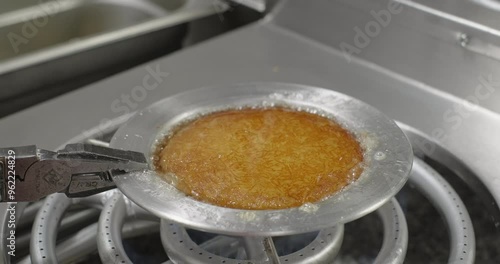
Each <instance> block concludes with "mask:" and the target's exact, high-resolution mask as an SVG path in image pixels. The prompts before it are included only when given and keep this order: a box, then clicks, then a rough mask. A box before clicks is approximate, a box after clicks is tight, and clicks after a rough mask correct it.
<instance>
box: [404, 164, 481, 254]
mask: <svg viewBox="0 0 500 264" xmlns="http://www.w3.org/2000/svg"><path fill="white" fill-rule="evenodd" d="M409 181H410V182H411V183H413V184H414V185H415V186H416V188H417V189H418V190H419V191H420V192H421V193H422V194H423V195H424V196H425V197H427V199H429V201H430V202H431V203H432V204H433V205H434V207H435V208H436V209H437V210H438V211H439V212H440V213H441V215H442V216H443V217H444V218H445V221H446V224H447V225H448V227H449V228H448V230H449V236H450V247H451V248H450V256H449V258H448V262H449V263H474V258H475V252H476V248H475V247H476V240H475V235H474V228H473V226H472V221H471V219H470V216H469V213H468V212H467V209H466V207H465V205H464V203H463V202H462V200H461V199H460V197H459V196H458V194H457V193H456V192H455V190H454V189H453V188H452V187H451V186H450V184H449V183H448V182H447V181H446V180H445V179H444V178H443V177H442V176H441V175H439V174H438V173H437V172H436V171H435V170H434V169H432V168H431V167H430V166H429V165H427V164H426V163H424V162H423V161H421V160H420V159H418V158H415V159H414V161H413V169H412V172H411V176H410V180H409Z"/></svg>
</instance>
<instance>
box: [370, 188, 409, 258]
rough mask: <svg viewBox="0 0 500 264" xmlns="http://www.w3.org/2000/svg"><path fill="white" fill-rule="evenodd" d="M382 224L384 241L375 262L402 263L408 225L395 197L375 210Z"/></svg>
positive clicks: (405, 248) (404, 254) (406, 242)
mask: <svg viewBox="0 0 500 264" xmlns="http://www.w3.org/2000/svg"><path fill="white" fill-rule="evenodd" d="M377 213H378V215H379V217H380V218H381V219H382V224H383V226H384V241H383V242H382V248H381V249H380V252H379V254H378V255H377V258H376V259H375V261H374V263H375V264H387V263H394V264H395V263H403V262H404V259H405V256H406V250H407V248H408V226H407V225H406V218H405V215H404V213H403V210H402V209H401V206H400V205H399V203H398V201H397V200H396V198H391V200H389V201H388V202H387V203H386V204H384V205H383V206H382V207H380V208H379V209H378V210H377Z"/></svg>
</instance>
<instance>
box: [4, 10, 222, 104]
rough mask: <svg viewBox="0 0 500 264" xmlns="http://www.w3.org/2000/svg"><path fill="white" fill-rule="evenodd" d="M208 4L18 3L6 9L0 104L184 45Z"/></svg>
mask: <svg viewBox="0 0 500 264" xmlns="http://www.w3.org/2000/svg"><path fill="white" fill-rule="evenodd" d="M224 8H225V5H224V4H223V3H222V2H217V1H212V0H211V1H205V0H168V1H167V0H120V1H119V0H86V1H84V0H45V1H38V0H19V1H7V2H6V3H2V9H1V10H0V35H1V36H6V37H3V38H0V83H1V84H2V87H6V88H8V89H1V90H0V103H1V102H2V101H6V100H10V99H11V98H14V97H16V96H19V95H22V94H25V93H28V92H32V91H35V90H38V89H41V88H44V87H48V86H51V85H56V84H58V83H61V82H64V81H67V80H71V79H74V78H78V77H79V76H86V75H89V74H95V73H99V72H100V71H103V70H105V69H108V68H109V67H113V66H116V65H118V66H119V65H123V64H124V63H129V62H130V61H133V60H135V59H137V58H144V57H148V58H151V57H152V56H153V54H164V53H167V52H169V51H173V50H175V49H176V48H178V47H180V45H181V41H182V36H183V34H184V32H185V29H186V28H185V23H186V22H189V21H193V20H196V19H199V18H202V17H206V16H209V15H212V14H215V13H216V12H222V11H224Z"/></svg>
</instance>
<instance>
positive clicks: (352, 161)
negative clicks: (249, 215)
mask: <svg viewBox="0 0 500 264" xmlns="http://www.w3.org/2000/svg"><path fill="white" fill-rule="evenodd" d="M362 161H363V150H362V148H361V146H360V144H359V143H358V142H357V140H356V139H355V137H354V136H353V135H352V134H351V133H350V132H349V131H347V130H346V129H344V128H343V127H341V126H340V125H339V124H338V123H336V122H334V121H332V120H331V119H328V118H325V117H322V116H319V115H316V114H311V113H307V112H303V111H296V110H292V109H287V108H278V107H275V108H261V109H251V108H248V109H242V110H225V111H220V112H216V113H211V114H207V115H205V116H202V117H200V118H198V119H195V120H194V121H191V122H188V123H187V124H183V125H181V126H179V127H178V128H177V129H176V130H175V131H174V132H173V134H172V135H171V136H169V137H167V138H165V140H164V142H162V143H161V144H160V145H159V146H158V149H157V151H156V153H155V166H156V169H157V171H159V172H160V173H161V174H162V175H165V177H166V178H170V180H172V179H174V180H173V181H174V184H175V185H176V187H177V188H178V189H179V190H181V191H183V192H184V193H186V194H188V195H191V196H193V197H194V198H195V199H198V200H200V201H204V202H207V203H211V204H214V205H218V206H223V207H230V208H239V209H258V210H260V209H282V208H290V207H297V206H300V205H303V204H304V203H309V202H316V201H319V200H321V199H323V198H325V197H327V196H329V195H331V194H333V193H335V192H337V191H339V190H340V189H342V188H343V187H344V186H346V185H347V184H349V183H350V182H352V181H354V180H356V179H357V178H358V177H359V175H360V174H361V172H362V167H361V163H362ZM172 175H175V177H173V176H172Z"/></svg>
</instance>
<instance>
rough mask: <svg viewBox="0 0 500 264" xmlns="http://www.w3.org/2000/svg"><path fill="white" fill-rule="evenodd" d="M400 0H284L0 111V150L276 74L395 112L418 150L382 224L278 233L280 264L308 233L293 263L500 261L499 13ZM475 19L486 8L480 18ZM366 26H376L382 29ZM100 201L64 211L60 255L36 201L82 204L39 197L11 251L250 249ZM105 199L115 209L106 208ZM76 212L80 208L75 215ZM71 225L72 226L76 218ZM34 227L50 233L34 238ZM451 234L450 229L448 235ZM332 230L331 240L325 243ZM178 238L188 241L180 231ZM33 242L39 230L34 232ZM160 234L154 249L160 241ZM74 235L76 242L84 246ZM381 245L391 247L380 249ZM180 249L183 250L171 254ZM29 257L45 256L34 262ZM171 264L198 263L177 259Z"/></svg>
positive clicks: (82, 134) (120, 202) (197, 253)
mask: <svg viewBox="0 0 500 264" xmlns="http://www.w3.org/2000/svg"><path fill="white" fill-rule="evenodd" d="M399 3H401V5H400V6H396V7H394V6H392V7H389V4H388V2H386V1H366V0H355V1H343V0H339V1H335V2H332V1H322V0H318V1H315V3H314V4H311V3H310V2H309V1H283V2H280V3H278V5H277V6H276V7H275V9H274V10H273V12H272V13H271V14H270V15H269V16H268V17H266V18H265V19H264V20H262V21H259V22H258V23H254V24H251V25H249V26H246V27H244V28H242V29H240V30H237V31H235V32H232V33H229V34H226V35H223V36H220V37H217V38H215V39H213V40H210V41H207V42H205V43H202V44H200V45H197V46H194V47H191V48H188V49H185V50H183V51H181V52H177V53H175V54H173V55H171V56H168V57H164V58H160V59H158V60H156V61H152V62H150V63H148V64H147V65H143V66H140V67H137V68H135V69H133V70H130V71H127V72H125V73H123V74H119V75H116V76H114V77H111V78H109V79H106V80H104V81H101V82H98V83H95V84H92V85H90V86H87V87H85V88H83V89H80V90H78V91H75V92H72V93H69V94H67V95H64V96H61V97H59V98H56V99H54V100H51V101H48V102H46V103H43V104H41V105H38V106H35V107H33V108H30V109H27V110H25V111H23V112H20V113H18V114H15V115H12V116H9V117H7V118H4V119H1V120H0V128H1V131H2V138H1V142H0V145H2V146H13V145H28V144H33V143H37V144H38V145H39V146H40V147H42V148H48V149H55V148H57V147H58V146H60V145H61V143H63V142H66V141H69V140H75V141H82V140H85V139H86V138H88V137H94V136H95V134H97V135H98V136H97V138H98V139H100V136H102V135H106V133H105V132H108V129H110V127H113V122H114V123H120V122H121V121H122V120H123V119H124V118H126V114H128V113H130V112H133V111H135V110H138V109H140V108H143V107H145V106H147V105H149V104H151V103H153V102H155V101H157V100H158V99H159V98H163V97H166V96H169V95H172V94H175V93H177V92H180V91H184V90H187V89H193V88H197V87H201V86H207V85H217V84H229V83H235V82H248V81H279V82H292V83H302V84H307V85H312V86H319V87H325V88H330V89H333V90H337V91H339V92H342V93H345V94H348V95H350V96H353V97H356V98H358V99H360V100H363V101H365V102H367V103H369V104H371V105H373V106H375V107H376V108H378V109H380V110H381V111H383V112H384V113H386V114H387V115H389V116H390V117H392V118H394V119H395V120H398V121H399V122H400V126H401V127H403V128H405V132H406V133H407V135H408V136H409V138H410V139H411V141H412V143H413V146H414V150H415V153H416V155H417V156H418V157H419V158H421V159H423V161H421V160H417V161H416V163H415V166H414V170H413V173H412V177H411V181H410V183H409V184H408V186H407V187H405V188H404V189H403V191H402V192H400V193H399V194H398V195H397V201H398V203H399V205H400V206H397V205H395V206H393V207H391V206H390V205H388V206H387V207H388V208H389V209H390V210H389V209H387V211H395V212H396V213H394V214H393V215H391V214H390V213H384V212H383V210H384V209H383V208H382V209H380V210H379V211H378V214H379V215H380V219H381V220H378V219H379V218H377V217H373V216H367V217H364V218H362V219H360V220H358V221H355V222H352V223H348V224H346V225H345V227H344V231H343V236H342V235H341V234H340V233H341V232H342V231H341V229H342V228H341V227H337V228H335V230H331V232H330V231H328V232H326V231H325V232H324V231H320V232H319V233H314V234H309V235H307V234H305V235H302V237H295V238H293V237H289V238H285V239H281V240H280V239H279V238H273V240H274V244H275V246H277V248H276V250H277V251H278V252H281V255H280V256H281V257H280V261H281V262H282V263H287V262H288V263H292V261H295V260H296V258H295V257H294V258H292V257H290V258H288V261H286V259H287V258H286V255H288V254H286V253H289V254H294V253H291V251H293V250H292V249H290V248H293V246H290V244H295V243H291V242H290V241H315V242H318V243H320V244H326V245H325V246H320V247H316V246H315V247H310V246H306V247H305V248H301V249H300V250H299V251H296V252H301V253H299V254H298V257H297V259H300V257H301V256H300V254H302V257H305V256H309V253H311V252H312V253H315V252H318V251H321V249H324V248H326V247H327V246H328V247H331V249H329V250H328V251H327V252H330V253H335V251H336V250H338V251H339V253H338V256H337V257H336V261H339V262H342V263H372V262H373V261H374V260H378V261H380V260H383V261H387V260H388V259H390V260H393V261H395V263H398V262H399V263H400V262H401V261H402V260H403V258H401V257H406V258H405V263H421V262H430V263H431V262H435V263H441V262H444V261H447V260H448V261H451V262H453V261H456V262H457V263H458V262H465V263H471V262H472V261H473V260H474V255H475V259H476V262H477V263H498V262H499V261H500V252H499V250H498V248H496V247H495V245H498V242H499V240H500V232H499V224H498V223H499V221H500V220H499V217H498V215H499V209H498V202H500V174H498V171H500V158H499V157H500V137H499V136H498V133H499V131H500V93H499V92H498V88H499V87H500V77H499V76H500V67H499V66H500V61H499V58H500V56H499V55H500V53H498V50H499V49H498V47H500V31H499V28H496V26H497V25H500V24H499V23H493V22H494V21H498V16H497V17H495V16H491V14H492V12H493V11H492V9H491V8H490V7H487V6H486V5H485V1H477V2H474V3H461V2H460V1H453V5H452V4H450V5H451V6H452V7H453V8H450V7H447V6H446V5H444V6H433V5H434V4H432V3H427V2H425V1H401V2H399ZM470 5H474V9H471V10H474V11H470V13H468V11H467V10H466V9H465V7H466V6H470ZM398 10H400V11H399V12H397V11H398ZM485 10H488V11H485ZM482 12H484V13H482ZM478 13H479V14H485V15H484V16H483V17H481V18H480V19H479V18H478V16H477V14H478ZM493 13H494V12H493ZM384 14H385V17H384ZM387 14H389V15H390V19H389V18H388V17H389V15H387ZM494 14H497V13H494ZM381 17H382V18H381ZM380 19H382V20H380ZM384 19H385V20H384ZM388 20H390V21H388ZM380 21H382V22H380ZM384 21H386V22H387V21H388V22H387V23H385V22H384ZM375 23H379V24H377V25H378V26H375ZM359 32H361V33H359ZM375 33H377V34H375ZM362 35H365V36H366V38H365V37H363V36H362ZM363 39H364V41H365V42H362V41H363ZM366 39H368V40H366ZM342 43H346V44H348V45H350V46H351V47H354V49H351V50H350V51H351V52H352V54H351V55H352V56H351V55H349V53H345V52H343V50H344V51H349V49H346V48H345V47H348V45H346V44H342ZM357 44H363V45H357ZM346 54H347V55H346ZM145 79H148V83H149V84H151V85H152V86H148V88H151V89H145V88H144V87H145V81H144V80H145ZM153 82H154V85H153ZM148 83H146V84H148ZM137 87H139V88H137ZM153 87H154V88H153ZM141 88H142V89H141ZM139 90H140V91H139ZM142 91H144V92H142ZM124 114H125V117H122V116H124ZM115 118H118V119H119V120H116V119H115ZM109 120H115V121H113V122H109ZM120 120H121V121H120ZM99 124H100V125H99ZM96 125H98V126H97V127H96ZM91 128H94V129H91ZM75 136H77V137H76V138H75ZM94 141H95V140H94ZM97 143H99V142H97ZM424 161H425V162H424ZM429 165H431V167H430V166H429ZM436 171H438V172H439V174H441V175H442V176H444V178H445V179H446V181H444V180H443V178H442V177H441V176H439V175H438V174H437V173H436ZM106 197H108V199H105V201H104V200H102V201H101V200H99V201H93V202H88V201H87V202H85V201H82V202H81V204H80V205H72V206H71V207H70V210H71V213H67V217H65V218H63V219H64V220H63V222H62V226H61V227H60V229H59V232H60V234H59V235H58V237H59V238H62V237H64V236H63V235H64V233H65V232H66V233H70V234H76V236H75V235H73V236H69V240H65V241H60V242H58V247H57V249H56V251H55V252H54V251H51V252H49V253H44V252H47V248H42V247H41V246H40V245H45V244H43V243H49V244H50V243H54V242H55V232H54V231H53V230H54V229H53V228H55V227H56V226H57V221H48V222H47V223H48V224H49V226H50V228H52V229H50V228H49V229H47V227H46V226H45V224H43V223H41V222H40V221H47V220H46V219H41V218H42V217H43V216H42V213H41V212H43V211H44V209H38V208H40V206H42V205H43V204H47V203H49V205H48V207H50V208H53V210H56V211H57V212H59V214H57V213H56V212H55V211H54V213H53V214H50V216H51V217H54V219H55V220H59V219H61V215H62V212H63V211H64V210H63V209H64V208H65V207H67V206H69V205H70V204H74V203H80V202H76V201H71V200H68V201H66V200H65V199H62V198H60V197H59V196H57V195H56V196H53V197H52V198H48V199H47V200H46V201H44V202H42V203H38V204H33V205H28V207H27V208H26V210H25V213H24V216H22V217H20V218H19V219H21V220H19V221H20V222H21V223H25V224H24V227H25V228H26V230H31V231H25V233H23V234H26V235H24V236H21V235H19V237H18V246H19V251H18V252H19V253H20V254H21V252H22V250H21V249H24V250H25V253H27V251H26V250H27V248H28V245H29V243H31V249H30V250H31V257H32V261H33V262H35V263H53V262H50V261H49V259H50V260H53V257H54V256H57V257H58V258H59V260H60V261H62V260H68V261H71V260H74V258H75V256H77V255H78V256H80V255H83V256H92V254H91V252H95V250H96V247H97V246H98V247H99V255H100V259H103V260H106V261H107V260H111V259H113V255H112V254H113V253H114V252H115V253H114V254H115V255H114V256H115V257H116V258H115V259H113V261H115V260H118V259H119V260H120V261H125V262H128V261H129V260H131V259H134V260H136V262H137V259H135V258H134V257H133V256H135V255H140V252H139V253H138V252H135V253H133V252H134V250H132V249H135V251H137V249H140V248H141V247H139V244H141V243H137V240H139V241H143V240H144V239H147V240H150V241H151V243H149V244H150V246H149V247H151V248H152V247H154V245H156V247H157V248H158V250H157V251H155V252H158V251H163V252H164V250H163V246H165V247H167V248H168V250H167V251H169V252H174V253H170V254H171V255H172V256H174V258H175V256H176V254H175V252H177V257H179V256H181V257H182V256H194V257H197V258H200V259H203V260H200V261H201V262H198V263H209V262H206V261H209V260H208V257H212V258H214V256H212V255H210V254H213V253H214V252H215V253H217V250H219V253H220V254H215V255H218V257H228V256H229V257H232V258H245V257H247V255H246V254H247V252H246V251H245V250H242V248H243V249H244V248H245V245H246V249H247V250H248V249H251V248H252V247H251V246H249V244H252V241H250V242H248V243H247V244H245V239H235V238H224V237H223V238H220V237H216V239H215V240H213V239H212V240H207V238H210V237H213V235H207V234H203V235H202V234H198V233H196V232H195V231H188V232H190V233H189V234H190V236H189V238H188V237H187V236H186V233H184V231H183V228H182V227H180V226H175V227H169V225H168V223H165V222H162V223H160V224H158V220H154V221H151V219H149V218H147V217H145V218H144V219H143V218H142V216H141V214H140V212H138V209H137V210H135V209H134V208H135V207H133V206H129V205H130V203H128V202H126V199H125V198H122V197H121V196H120V194H114V196H113V195H111V194H109V195H107V196H106ZM52 199H55V200H52ZM59 199H62V200H65V201H59V202H56V203H54V204H52V202H51V201H56V200H59ZM114 199H116V201H115V200H114ZM90 200H92V199H90ZM429 201H430V202H429ZM85 204H87V205H85ZM88 204H90V205H88ZM105 204H106V206H110V205H111V207H112V209H102V208H103V206H104V205H105ZM2 206H6V205H2ZM75 206H76V208H79V209H74V208H75ZM111 207H110V208H111ZM399 207H401V208H402V209H401V210H400V209H399ZM19 208H20V207H19ZM72 208H73V209H72ZM81 208H90V209H81ZM95 208H98V209H95ZM392 208H394V210H393V209H392ZM100 209H102V210H101V211H100ZM75 210H76V211H75ZM19 211H21V210H18V212H19ZM45 211H46V210H45ZM99 211H100V212H101V213H100V215H101V218H102V219H103V220H102V221H99V222H98V223H96V224H91V225H88V223H89V222H92V223H94V222H95V221H96V217H97V214H99ZM134 211H135V214H134ZM36 212H38V216H37V217H36V220H35V222H34V223H33V222H31V221H32V220H31V219H35V213H36ZM108 212H109V215H111V216H110V217H115V218H113V219H121V220H113V221H118V222H116V223H117V224H119V222H120V221H123V216H124V215H127V214H129V213H131V215H134V216H135V217H132V219H133V220H134V221H132V222H130V221H127V223H126V224H125V226H124V230H123V234H122V236H123V237H132V236H138V235H141V236H140V238H139V239H136V240H134V239H132V240H130V239H125V240H124V241H125V242H124V243H123V246H119V247H117V246H116V245H119V244H120V243H119V241H121V238H120V237H119V236H117V235H116V230H114V231H112V232H106V231H105V230H106V226H105V225H104V223H105V220H106V218H105V215H107V213H108ZM83 215H86V217H83ZM402 215H404V216H406V217H405V218H406V222H407V225H405V226H407V227H408V228H407V230H408V232H407V233H406V235H405V231H404V230H405V228H403V226H404V225H403V224H402V223H403V222H402V221H400V220H397V219H400V218H401V217H402ZM117 216H118V217H117ZM119 216H122V217H121V218H120V217H119ZM441 216H442V217H441ZM469 216H470V220H471V221H470V220H469ZM405 218H402V219H405ZM24 219H26V220H24ZM71 219H79V220H78V221H77V222H78V223H72V222H71V221H72V220H71ZM85 219H88V222H85V221H87V220H85ZM84 220H85V221H84ZM103 221H104V222H103ZM155 221H156V222H155ZM462 221H463V222H462ZM80 222H84V223H80ZM39 223H41V224H39ZM44 223H45V222H44ZM395 223H398V224H397V225H396V224H395ZM40 225H42V227H40ZM20 226H23V225H21V224H20ZM75 226H86V227H85V229H82V230H81V231H80V232H81V233H80V232H77V233H74V231H75V230H74V229H75ZM118 226H119V225H118ZM397 226H399V227H397ZM39 227H40V228H41V229H40V230H45V231H41V232H38V230H39ZM71 227H73V228H71ZM377 227H378V228H377ZM113 228H115V229H116V228H117V227H116V226H115V227H113ZM176 228H177V229H176ZM72 229H73V230H72ZM76 229H78V228H76ZM85 230H87V231H85ZM96 230H97V231H96ZM158 230H161V235H160V234H158ZM175 230H180V231H175ZM396 230H398V231H396ZM446 230H450V232H449V235H448V233H447V232H446ZM4 231H5V230H4ZM26 232H27V233H26ZM29 232H31V233H32V238H31V240H30V239H29ZM47 232H48V233H47ZM96 232H98V241H100V242H98V244H97V245H96V244H95V242H93V241H95V237H94V236H95V235H96ZM168 232H170V235H168V234H167V233H168ZM173 232H176V234H173ZM61 233H62V234H61ZM107 233H109V234H110V235H107ZM20 234H21V233H20ZM48 234H50V235H48ZM145 234H152V235H145ZM325 234H326V237H325V236H324V235H325ZM328 234H331V236H334V237H332V238H331V239H329V240H328V239H327V238H328ZM4 235H5V234H4ZM176 235H179V236H183V238H182V239H178V237H176ZM37 236H42V237H40V238H41V239H39V240H36V238H37ZM108 236H109V237H108ZM341 237H343V239H341ZM367 237H372V238H373V239H371V238H370V239H369V238H367ZM381 237H384V239H383V240H382V239H381ZM391 237H394V239H391ZM405 237H406V238H408V244H407V246H406V244H404V243H403V245H402V246H401V245H399V246H398V243H396V242H395V241H397V240H399V241H401V240H404V239H405ZM105 238H108V239H107V240H106V239H105ZM159 238H161V240H162V242H163V246H159V245H158V244H159V243H160V242H159ZM365 238H366V239H365ZM395 238H398V239H395ZM474 238H475V239H474ZM23 239H24V240H23ZM46 239H48V240H46ZM307 239H309V240H307ZM101 240H103V241H101ZM191 240H192V241H193V243H196V245H199V247H198V246H192V247H191V246H189V247H188V248H186V247H184V245H185V244H184V243H185V241H186V243H187V242H188V241H191ZM38 241H40V242H38ZM74 241H79V242H81V246H80V247H79V246H78V245H80V244H79V243H75V242H74ZM106 241H107V242H106ZM134 241H135V242H134ZM180 241H183V242H180ZM279 241H288V242H290V243H283V242H279ZM321 241H323V242H324V243H321ZM339 241H343V242H342V243H341V244H340V242H339ZM253 242H255V241H253ZM257 242H258V241H257ZM315 242H312V243H315ZM23 243H24V244H23ZM40 243H42V244H40ZM189 243H191V242H189ZM280 243H281V244H280ZM303 243H304V242H303ZM336 243H339V244H336ZM388 243H389V245H390V248H391V250H389V251H387V253H384V250H382V251H380V249H384V248H386V245H388ZM181 244H184V245H181ZM257 244H259V243H257ZM299 244H300V243H299ZM22 245H24V247H22ZM167 245H168V246H167ZM214 245H215V246H214ZM231 245H232V246H231ZM279 245H283V246H282V247H278V246H279ZM284 245H289V246H288V248H287V246H284ZM113 247H114V248H113ZM191 248H192V250H191ZM220 248H224V249H227V250H222V251H221V250H220ZM312 248H314V249H312ZM338 248H340V249H338ZM360 248H363V250H360ZM395 248H399V249H400V250H394V249H395ZM3 249H4V248H2V250H3ZM42 249H43V250H42ZM230 249H231V250H230ZM365 249H366V250H365ZM474 249H476V250H475V252H476V254H475V253H474ZM302 250H304V251H302ZM42 251H44V252H42ZM139 251H140V250H139ZM188 251H189V252H191V253H189V254H187V253H186V254H183V253H179V252H188ZM249 251H250V252H251V250H249ZM306 251H307V253H305V252H306ZM313 251H314V252H313ZM405 251H406V254H404V253H403V252H405ZM302 252H304V253H302ZM379 252H382V253H384V254H379ZM44 254H46V255H44ZM51 254H52V255H51ZM116 254H118V256H116ZM162 254H163V255H162ZM224 254H229V255H224ZM257 255H258V254H257ZM317 255H319V254H317ZM333 255H335V254H333ZM43 256H45V258H43ZM94 256H95V255H94ZM294 256H295V255H294ZM194 257H193V258H194ZM205 257H206V259H205ZM36 258H39V260H40V262H36V261H35V259H36ZM19 259H22V257H21V258H19ZM97 259H99V258H97ZM139 259H140V258H139ZM158 259H159V260H158ZM158 259H155V260H153V261H152V262H153V263H158V262H160V261H166V260H167V259H166V255H164V253H161V254H160V256H159V257H158ZM93 260H95V259H93ZM120 261H118V263H119V262H120ZM174 261H175V260H174ZM203 261H205V262H203ZM210 261H211V260H210ZM223 261H227V260H224V259H217V262H214V263H231V262H223ZM177 263H193V262H182V261H181V260H180V259H178V260H177ZM194 263H196V262H194ZM236 263H237V261H236ZM241 263H245V262H241ZM326 263H330V262H326ZM380 263H388V262H380Z"/></svg>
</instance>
